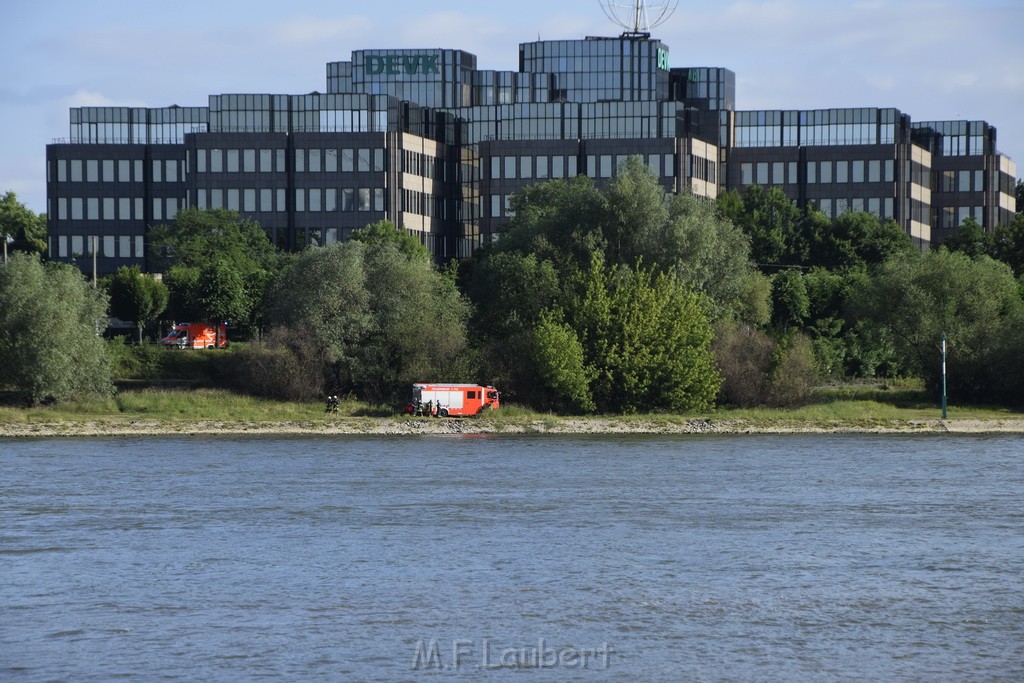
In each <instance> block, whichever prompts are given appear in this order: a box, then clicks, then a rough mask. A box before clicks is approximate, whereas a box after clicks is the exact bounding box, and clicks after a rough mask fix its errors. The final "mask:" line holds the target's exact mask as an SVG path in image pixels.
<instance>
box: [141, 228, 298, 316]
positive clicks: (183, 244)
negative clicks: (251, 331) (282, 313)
mask: <svg viewBox="0 0 1024 683" xmlns="http://www.w3.org/2000/svg"><path fill="white" fill-rule="evenodd" d="M149 241H150V254H151V263H150V266H151V269H152V270H158V271H163V272H166V273H167V275H168V277H167V278H166V281H167V286H168V289H169V290H170V301H171V305H170V308H171V310H172V311H173V313H174V315H175V316H177V317H178V318H179V319H189V318H190V319H193V320H207V321H212V322H231V323H232V324H236V325H240V326H243V327H253V326H255V325H257V323H258V321H259V319H260V317H261V315H262V304H263V300H264V296H265V293H266V288H267V285H268V284H269V282H270V280H271V278H272V277H273V276H274V274H275V273H276V272H277V270H278V266H279V257H278V254H277V252H276V251H275V249H274V246H273V245H272V244H271V243H270V240H269V239H267V235H266V232H264V230H263V228H262V227H260V225H259V224H258V223H256V222H255V221H251V220H248V219H243V218H241V217H239V215H238V214H237V213H236V212H234V211H226V210H224V209H216V210H201V209H196V208H187V209H183V210H181V211H179V212H178V213H177V215H176V216H175V218H174V222H173V223H170V224H168V225H160V226H156V227H154V228H152V229H151V230H150V234H149Z"/></svg>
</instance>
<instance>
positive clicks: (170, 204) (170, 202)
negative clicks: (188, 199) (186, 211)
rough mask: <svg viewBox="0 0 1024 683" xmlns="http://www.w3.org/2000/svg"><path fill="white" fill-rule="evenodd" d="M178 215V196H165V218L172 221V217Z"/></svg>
mask: <svg viewBox="0 0 1024 683" xmlns="http://www.w3.org/2000/svg"><path fill="white" fill-rule="evenodd" d="M177 215H178V198H177V197H168V198H167V220H169V221H173V220H174V217H175V216H177Z"/></svg>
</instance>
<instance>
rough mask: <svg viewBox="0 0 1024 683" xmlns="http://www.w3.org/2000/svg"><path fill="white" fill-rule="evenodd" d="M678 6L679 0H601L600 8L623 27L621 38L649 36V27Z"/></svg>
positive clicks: (661, 22) (660, 23)
mask: <svg viewBox="0 0 1024 683" xmlns="http://www.w3.org/2000/svg"><path fill="white" fill-rule="evenodd" d="M678 6H679V0H635V1H634V2H616V1H615V0H601V9H603V10H604V13H605V14H606V15H607V16H608V18H609V19H611V20H612V21H613V22H615V23H616V24H618V25H619V26H621V27H622V28H623V29H624V32H623V34H622V37H623V38H631V37H635V38H639V37H643V38H649V37H650V35H651V29H653V28H655V27H656V26H661V25H662V24H664V23H665V22H666V21H668V18H669V17H671V16H672V13H673V12H675V11H676V7H678Z"/></svg>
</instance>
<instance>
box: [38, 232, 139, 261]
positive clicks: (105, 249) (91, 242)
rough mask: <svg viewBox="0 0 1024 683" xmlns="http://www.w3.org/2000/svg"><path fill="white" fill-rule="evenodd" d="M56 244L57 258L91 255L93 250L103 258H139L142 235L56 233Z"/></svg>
mask: <svg viewBox="0 0 1024 683" xmlns="http://www.w3.org/2000/svg"><path fill="white" fill-rule="evenodd" d="M52 245H53V243H52V242H51V247H52ZM56 246H57V249H56V253H57V256H58V257H59V258H79V257H91V256H92V255H93V252H94V251H95V252H96V255H97V256H102V257H104V258H136V259H140V258H142V256H143V250H144V246H143V237H142V235H58V236H57V244H56Z"/></svg>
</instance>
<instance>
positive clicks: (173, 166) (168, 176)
mask: <svg viewBox="0 0 1024 683" xmlns="http://www.w3.org/2000/svg"><path fill="white" fill-rule="evenodd" d="M165 171H166V173H165V174H164V179H165V180H166V181H167V182H169V183H176V182H178V162H177V161H175V160H173V159H168V160H167V164H166V168H165Z"/></svg>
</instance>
